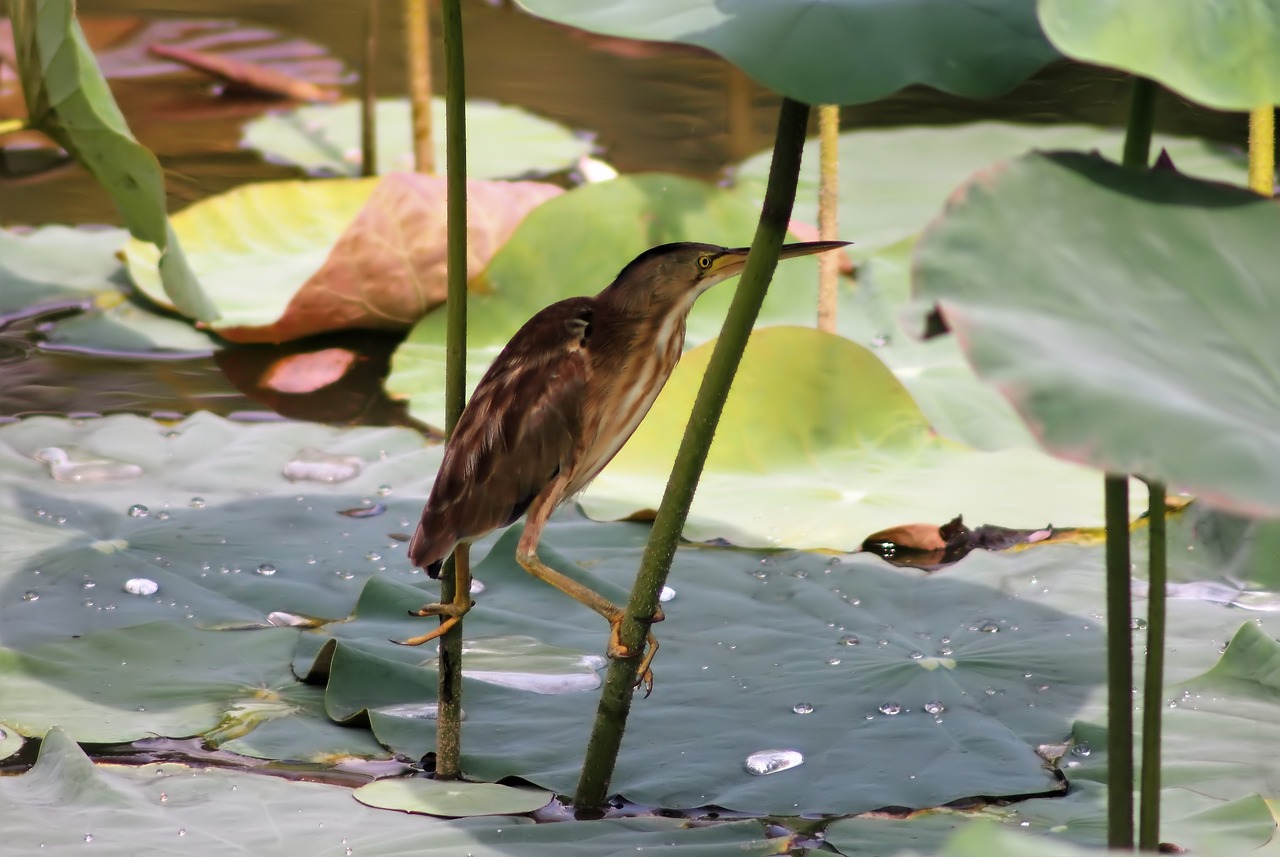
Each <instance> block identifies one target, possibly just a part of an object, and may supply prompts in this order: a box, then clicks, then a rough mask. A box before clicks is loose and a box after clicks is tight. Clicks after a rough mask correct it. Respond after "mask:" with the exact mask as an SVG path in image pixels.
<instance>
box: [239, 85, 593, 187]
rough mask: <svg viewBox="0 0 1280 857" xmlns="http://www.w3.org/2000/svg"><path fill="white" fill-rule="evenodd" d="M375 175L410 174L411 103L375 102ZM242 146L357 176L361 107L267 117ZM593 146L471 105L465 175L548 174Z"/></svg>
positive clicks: (435, 123) (502, 110) (510, 113)
mask: <svg viewBox="0 0 1280 857" xmlns="http://www.w3.org/2000/svg"><path fill="white" fill-rule="evenodd" d="M431 107H432V116H431V122H432V127H433V128H435V129H436V133H435V138H434V139H435V147H436V148H435V156H436V164H437V165H438V169H439V171H440V172H441V173H443V172H444V162H445V147H444V133H443V129H444V124H445V123H444V99H442V98H436V99H433V100H432V103H431ZM376 120H377V123H378V150H377V156H378V172H379V173H380V174H386V173H390V172H412V171H413V169H414V163H413V125H412V117H411V116H410V110H409V102H408V101H407V100H405V99H403V98H395V99H391V98H384V99H381V100H379V101H378V106H377V114H376ZM242 144H243V145H244V146H246V147H248V148H251V149H256V150H257V151H259V152H261V153H262V155H263V157H265V158H266V159H267V160H269V161H275V162H277V163H285V164H291V165H293V166H298V167H301V168H302V169H304V170H306V171H307V172H310V173H320V174H326V175H337V176H358V175H359V174H360V103H359V102H358V101H345V102H342V103H340V104H317V105H308V106H305V107H297V108H294V109H292V110H286V111H282V112H278V113H270V114H268V115H266V116H263V117H262V118H260V119H255V120H253V121H252V122H250V123H249V124H248V125H247V126H245V132H244V139H243V141H242ZM591 148H592V144H591V141H590V140H589V139H588V138H587V137H585V136H583V135H579V134H574V133H573V132H571V131H569V130H567V129H565V128H562V127H560V126H559V125H557V124H555V123H554V122H550V121H548V120H546V119H542V118H540V117H538V116H534V115H533V114H531V113H527V112H525V111H524V110H521V109H519V108H517V107H509V106H506V105H500V104H492V103H489V102H485V101H469V102H467V175H468V176H469V177H470V178H473V179H498V178H517V177H526V176H530V175H547V174H549V173H554V172H559V171H561V170H565V169H568V168H569V167H572V166H573V165H574V164H575V163H577V161H578V159H580V158H582V157H584V156H586V155H588V154H590V152H591Z"/></svg>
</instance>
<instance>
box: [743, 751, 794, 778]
mask: <svg viewBox="0 0 1280 857" xmlns="http://www.w3.org/2000/svg"><path fill="white" fill-rule="evenodd" d="M803 764H804V755H803V754H801V753H800V751H798V750H759V751H757V752H755V753H752V754H751V755H750V756H747V761H746V765H747V773H749V774H754V775H755V776H757V777H763V776H766V775H768V774H776V773H778V772H779V771H786V770H789V769H791V768H795V767H799V766H800V765H803Z"/></svg>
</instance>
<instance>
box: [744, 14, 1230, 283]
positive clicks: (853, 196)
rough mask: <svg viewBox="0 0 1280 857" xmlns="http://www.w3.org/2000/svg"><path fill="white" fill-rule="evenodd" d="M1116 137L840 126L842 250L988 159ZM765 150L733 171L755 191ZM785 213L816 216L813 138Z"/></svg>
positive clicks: (1187, 149)
mask: <svg viewBox="0 0 1280 857" xmlns="http://www.w3.org/2000/svg"><path fill="white" fill-rule="evenodd" d="M1085 5H1090V4H1085ZM1123 145H1124V134H1123V133H1122V132H1120V131H1116V130H1110V129H1104V128H1094V127H1090V126H1086V125H1012V124H1007V123H1003V122H973V123H969V124H965V125H956V126H953V127H944V128H936V127H929V128H924V127H921V128H891V129H874V130H865V131H850V132H846V133H844V134H841V135H840V142H839V148H838V152H839V158H840V167H839V171H840V201H839V206H838V209H837V216H838V219H839V223H840V235H841V237H843V238H848V239H849V240H850V241H852V242H853V246H851V247H850V248H849V252H850V253H852V254H853V255H854V256H856V257H858V258H865V257H868V256H871V255H873V254H876V253H879V252H880V251H882V250H884V249H885V248H888V247H890V246H892V245H894V244H897V243H898V242H900V241H902V240H903V239H906V238H909V237H911V236H914V235H916V234H917V233H919V232H920V230H922V229H924V227H925V226H926V225H928V223H929V222H930V221H931V220H933V218H934V217H936V216H937V214H938V212H940V211H941V210H942V207H943V204H944V203H945V202H946V201H947V198H948V197H949V196H950V195H951V192H952V191H953V190H955V188H956V187H957V186H959V185H960V184H962V183H963V182H964V181H965V180H966V179H968V178H969V176H970V175H971V174H972V173H974V172H976V171H977V170H980V169H982V168H983V167H986V166H988V165H990V164H993V163H995V162H996V161H1003V160H1007V159H1009V158H1013V157H1017V156H1018V155H1022V154H1026V153H1027V152H1029V151H1031V150H1032V149H1042V150H1054V149H1075V150H1079V151H1091V150H1095V149H1096V150H1097V151H1099V152H1101V153H1102V154H1103V155H1106V156H1108V157H1112V158H1116V159H1118V158H1119V157H1120V154H1121V149H1122V147H1123ZM1161 149H1164V150H1165V151H1167V152H1168V153H1169V156H1170V157H1171V158H1172V159H1173V162H1174V164H1176V165H1177V167H1178V169H1179V170H1180V171H1181V172H1183V173H1186V174H1187V175H1193V176H1197V177H1199V178H1207V179H1213V180H1215V181H1227V182H1234V183H1235V184H1240V185H1243V184H1245V182H1246V178H1247V163H1246V160H1245V157H1244V154H1243V153H1242V152H1231V151H1227V150H1224V149H1223V148H1221V147H1215V146H1212V145H1210V144H1209V143H1205V142H1204V141H1202V140H1193V139H1189V138H1185V137H1170V136H1167V135H1161V134H1157V135H1156V136H1155V137H1154V138H1153V140H1152V150H1153V151H1156V152H1159V151H1160V150H1161ZM771 157H772V153H771V152H761V153H760V154H758V155H755V156H753V157H751V158H748V159H747V160H746V161H744V162H743V164H742V165H741V166H740V167H739V168H738V173H737V175H738V181H739V182H740V183H742V184H745V185H746V186H747V187H748V188H750V189H752V190H753V191H754V192H755V193H756V194H758V195H759V196H761V197H763V195H764V184H765V181H766V180H767V179H768V176H769V160H770V158H771ZM792 216H793V217H796V218H798V219H800V220H803V221H807V222H809V223H817V222H818V141H817V140H816V139H814V140H810V141H809V142H808V143H806V144H805V151H804V160H803V161H802V162H801V166H800V183H799V185H798V186H797V190H796V204H795V209H794V211H793V215H792ZM859 279H861V276H860V277H859Z"/></svg>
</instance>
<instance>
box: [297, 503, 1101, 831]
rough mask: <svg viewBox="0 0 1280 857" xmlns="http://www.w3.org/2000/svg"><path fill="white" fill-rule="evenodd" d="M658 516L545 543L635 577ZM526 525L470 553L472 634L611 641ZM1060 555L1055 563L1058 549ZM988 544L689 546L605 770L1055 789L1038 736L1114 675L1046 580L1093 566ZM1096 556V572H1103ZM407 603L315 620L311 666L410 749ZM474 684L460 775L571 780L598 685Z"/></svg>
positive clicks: (818, 798)
mask: <svg viewBox="0 0 1280 857" xmlns="http://www.w3.org/2000/svg"><path fill="white" fill-rule="evenodd" d="M646 529H647V528H645V527H643V526H641V525H638V524H617V525H611V526H602V525H598V524H597V525H591V524H587V523H583V522H581V521H567V522H564V523H562V524H557V525H555V526H553V527H551V528H550V529H549V530H548V532H547V533H546V536H545V538H544V543H543V547H542V549H541V554H542V556H543V558H544V559H545V560H546V561H547V562H548V563H550V564H552V565H553V566H554V567H557V568H560V569H563V570H565V571H567V572H569V573H571V574H572V575H573V576H574V577H576V578H577V579H579V580H581V581H582V582H584V583H586V584H587V585H590V586H594V587H597V588H600V589H601V590H602V591H604V592H605V593H606V594H609V595H612V594H613V593H614V592H615V591H616V590H617V588H618V587H619V586H621V585H629V584H630V582H631V579H632V578H633V577H634V574H635V568H636V565H637V563H638V561H639V557H640V555H641V552H642V549H643V544H642V542H643V537H644V535H645V532H646ZM518 536H519V528H518V527H517V528H513V530H512V531H509V532H508V533H507V534H506V535H504V537H503V538H502V539H501V540H500V541H499V542H498V543H497V544H496V545H495V546H494V548H493V549H492V550H491V551H490V552H489V553H488V555H487V557H486V558H485V559H484V560H483V561H482V562H481V563H479V564H478V565H477V566H476V576H477V578H478V579H480V580H482V581H483V582H484V583H485V589H484V591H483V592H482V593H480V594H478V595H477V596H476V598H477V606H476V607H475V609H473V610H472V611H471V613H470V614H468V616H467V621H466V629H467V631H466V637H467V639H468V640H470V641H473V643H474V642H481V641H484V640H494V639H495V638H499V637H500V636H501V635H511V634H521V635H526V636H530V637H535V638H537V639H540V640H542V641H543V642H544V643H547V644H549V645H553V646H557V647H560V648H564V649H572V650H577V651H580V652H583V653H585V654H599V653H601V652H602V651H603V649H604V645H605V641H606V639H607V633H608V632H607V628H606V626H605V624H604V623H603V622H602V621H601V620H600V619H599V617H597V616H596V615H595V614H593V613H591V612H590V611H588V610H586V609H585V608H582V607H578V606H576V605H573V604H571V603H570V602H569V601H567V600H566V598H565V596H564V595H562V594H561V593H559V592H557V591H556V590H554V589H552V588H551V587H549V586H546V585H545V584H542V583H540V582H537V581H535V580H533V579H532V578H531V577H530V576H529V575H527V574H526V573H525V572H524V571H523V570H522V569H521V568H520V567H519V566H518V565H517V564H516V563H515V560H514V556H513V554H514V547H515V542H516V540H517V539H518ZM1097 552H1098V551H1097V550H1096V549H1095V550H1094V553H1095V554H1096V553H1097ZM1054 555H1056V556H1057V557H1059V565H1058V566H1057V567H1056V568H1053V567H1048V566H1046V564H1045V562H1046V558H1047V557H1051V556H1054ZM975 556H976V555H975ZM983 556H984V558H985V561H984V562H977V563H970V562H969V561H968V560H966V561H965V562H963V563H961V564H960V565H958V566H956V567H954V568H952V569H950V570H949V571H948V572H947V573H946V574H944V575H935V576H932V577H931V576H927V575H924V574H921V573H919V572H912V571H901V570H897V569H892V568H890V567H888V566H886V565H885V564H884V563H882V562H880V561H879V560H875V559H861V558H858V559H852V560H848V561H844V562H834V561H832V560H829V559H828V558H826V557H821V556H816V555H806V554H799V553H795V554H770V555H761V554H753V553H747V552H742V551H734V550H723V549H720V550H714V549H696V548H695V549H682V550H681V551H680V552H679V553H678V554H677V557H676V562H675V568H674V571H673V574H672V578H671V581H670V584H671V586H672V588H673V589H674V591H675V595H674V598H673V599H672V600H670V601H669V602H667V603H666V604H664V609H665V611H666V616H667V618H666V621H664V622H662V623H661V624H659V625H657V626H655V633H656V634H657V635H658V637H659V639H660V640H661V642H662V649H661V651H660V652H659V655H658V659H657V661H656V662H655V664H654V668H655V671H656V673H657V681H658V685H657V689H656V690H655V691H654V694H653V695H652V696H651V697H649V698H648V699H646V700H644V701H643V702H640V701H637V704H636V705H635V707H634V708H633V710H632V715H631V720H630V722H629V724H628V731H627V736H626V740H625V741H624V744H623V748H622V754H621V758H620V761H619V765H618V769H617V772H616V774H615V776H614V779H613V785H612V788H613V789H614V790H616V791H618V792H620V793H622V794H623V795H624V796H626V797H627V798H629V799H632V800H636V801H638V802H640V803H644V804H649V805H657V806H664V807H689V806H704V805H707V804H715V805H720V806H726V807H730V808H733V809H742V810H750V811H758V812H775V813H794V812H796V811H797V807H799V808H803V810H804V811H807V812H830V813H846V812H859V811H863V810H868V809H872V808H875V807H879V806H884V805H906V806H934V805H938V804H940V803H943V802H946V801H950V800H954V799H957V798H959V797H961V796H965V795H974V794H1028V793H1036V792H1043V791H1052V790H1054V789H1055V788H1057V783H1056V781H1055V779H1054V777H1053V776H1052V775H1051V773H1050V772H1048V771H1046V770H1045V769H1044V767H1043V765H1042V762H1041V760H1040V758H1039V757H1038V756H1036V754H1035V752H1034V749H1033V748H1034V746H1035V745H1037V744H1039V743H1044V742H1047V741H1058V740H1061V739H1062V737H1063V736H1064V735H1066V734H1067V731H1068V730H1069V728H1070V722H1069V721H1070V717H1071V713H1072V712H1077V711H1078V709H1079V707H1080V706H1081V705H1082V704H1084V703H1085V702H1086V701H1087V700H1088V699H1089V698H1090V697H1091V696H1092V695H1093V693H1094V688H1095V686H1096V685H1097V684H1098V682H1100V680H1101V678H1102V662H1101V645H1102V635H1101V630H1100V627H1099V624H1098V623H1096V622H1094V621H1093V620H1091V619H1089V618H1087V617H1086V618H1083V619H1082V618H1081V617H1080V616H1077V615H1069V614H1064V613H1060V612H1058V611H1056V610H1054V609H1052V608H1050V607H1047V606H1046V604H1047V603H1049V602H1048V599H1047V597H1044V596H1042V595H1041V594H1040V588H1041V587H1046V588H1048V587H1056V586H1058V585H1059V584H1064V585H1065V584H1067V583H1068V582H1069V581H1072V580H1073V579H1074V578H1079V577H1082V576H1084V575H1081V573H1080V569H1081V564H1080V562H1079V552H1078V551H1077V550H1075V549H1070V550H1059V549H1055V548H1042V549H1039V550H1036V551H1027V552H1024V553H1022V554H1019V555H1016V556H1010V557H1000V556H990V555H983ZM1024 564H1025V565H1024ZM1093 564H1094V565H1095V566H1096V565H1097V562H1096V557H1095V561H1094V563H1093ZM1089 577H1091V579H1092V580H1093V581H1094V585H1095V586H1096V583H1097V580H1098V579H1099V574H1098V573H1097V572H1096V571H1095V572H1094V573H1093V574H1092V575H1089ZM1029 580H1038V581H1040V584H1039V585H1032V584H1029ZM369 586H370V587H371V586H373V584H372V583H370V584H369ZM409 597H410V594H409V593H406V596H405V600H406V601H407V600H408V598H409ZM410 603H411V602H410ZM397 609H400V610H403V609H404V604H403V603H401V604H399V605H397V604H394V603H392V602H391V600H390V599H388V601H387V604H386V607H385V609H384V610H383V611H380V612H378V613H374V612H373V611H369V612H367V613H360V614H358V615H356V616H354V617H353V618H352V620H351V621H349V622H347V623H344V624H343V625H342V626H330V627H329V628H325V629H317V631H314V632H307V633H306V634H305V635H304V638H305V637H309V636H312V635H313V634H317V633H318V634H325V633H334V634H341V635H342V636H341V637H340V638H339V639H338V641H337V642H336V643H334V644H331V645H332V649H331V650H330V652H329V653H328V654H329V657H328V663H327V668H326V669H325V670H324V671H323V672H319V671H313V672H316V675H314V676H312V678H311V680H322V681H325V682H326V683H327V684H326V707H327V708H328V710H329V713H330V715H331V716H332V717H334V718H335V719H336V720H338V721H340V722H344V723H349V724H351V725H353V726H355V725H362V724H364V723H368V724H369V725H370V726H371V728H372V729H373V732H374V734H375V735H376V736H377V737H378V738H379V740H380V741H382V742H383V743H384V744H386V745H388V746H389V747H390V748H391V749H392V750H394V751H396V752H400V753H404V754H407V755H410V756H415V757H416V756H420V755H421V754H423V753H425V752H427V751H429V750H431V749H432V748H433V746H434V735H433V734H432V731H433V730H432V729H431V725H432V723H433V720H432V717H433V715H434V713H433V711H432V710H431V708H430V707H429V704H430V703H432V702H434V694H435V687H436V672H435V669H434V652H432V651H431V650H430V649H427V647H424V649H426V650H421V649H420V650H416V660H407V659H406V655H405V652H406V651H410V652H412V651H414V650H405V649H403V648H401V647H395V646H392V645H391V644H389V643H387V642H385V640H386V639H387V638H388V637H391V638H394V639H404V638H405V637H407V636H410V635H412V634H417V633H421V632H422V631H423V630H424V620H419V619H415V618H411V617H408V616H405V615H404V614H403V613H401V614H400V616H399V618H398V623H399V624H398V627H397V626H393V625H392V624H391V622H392V621H393V620H395V616H394V613H395V611H396V610H397ZM426 621H427V622H430V621H431V620H426ZM365 622H369V623H370V627H369V628H367V629H362V624H363V623H365ZM855 641H856V642H855ZM1028 675H1029V676H1030V678H1028V677H1027V676H1028ZM464 684H465V688H464V702H463V706H464V709H465V711H466V720H465V721H464V723H463V767H464V772H465V773H466V774H467V775H468V777H471V778H478V779H482V780H486V781H496V780H501V779H502V778H504V777H508V776H517V777H521V778H523V779H525V780H528V781H530V782H532V783H534V784H536V785H538V786H540V787H543V788H548V789H552V790H554V791H557V792H562V793H563V792H568V791H571V790H572V789H573V787H574V786H575V784H576V782H577V779H578V776H579V773H580V766H581V759H582V755H581V754H582V753H583V751H584V746H585V743H586V739H587V735H588V732H589V730H590V726H591V721H592V718H593V717H594V712H595V706H594V700H595V694H594V693H593V692H573V691H566V692H561V693H539V692H534V691H533V690H527V689H520V688H518V687H511V686H499V685H495V684H491V683H485V682H481V681H476V680H474V679H472V678H464ZM809 707H811V709H812V710H809ZM690 711H696V712H698V716H697V717H695V718H690V717H689V716H688V713H689V712H690ZM804 711H809V713H798V712H804ZM512 712H519V716H513V715H512ZM895 712H896V713H895ZM939 721H940V722H939ZM676 722H679V723H681V724H682V725H681V728H679V729H672V726H671V724H672V723H676ZM774 749H786V750H795V751H798V752H800V753H802V754H803V756H804V758H805V761H804V763H803V764H802V765H801V766H800V767H798V768H796V769H792V770H784V771H781V772H779V773H776V774H773V775H771V776H763V777H761V776H752V775H751V774H749V773H748V772H747V769H746V767H745V763H746V759H747V757H748V756H749V755H750V754H752V753H755V752H757V751H765V750H774ZM851 772H854V773H851Z"/></svg>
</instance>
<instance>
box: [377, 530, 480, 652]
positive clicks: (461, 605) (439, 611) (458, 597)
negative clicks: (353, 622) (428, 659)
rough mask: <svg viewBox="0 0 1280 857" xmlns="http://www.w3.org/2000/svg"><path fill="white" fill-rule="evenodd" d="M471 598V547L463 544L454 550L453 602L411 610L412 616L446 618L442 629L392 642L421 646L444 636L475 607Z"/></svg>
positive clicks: (426, 605)
mask: <svg viewBox="0 0 1280 857" xmlns="http://www.w3.org/2000/svg"><path fill="white" fill-rule="evenodd" d="M475 603H476V602H475V601H473V600H472V598H471V545H469V544H467V543H466V542H463V543H461V544H459V545H458V546H457V547H455V548H454V549H453V600H452V601H450V602H449V603H448V604H442V603H439V602H437V603H435V604H425V605H423V606H422V607H421V608H420V609H418V610H410V611H409V615H410V616H444V617H446V618H445V619H444V620H443V621H442V622H441V623H440V627H438V628H436V629H435V630H434V631H431V632H429V633H426V634H423V635H422V636H420V637H411V638H410V639H408V640H404V641H401V640H392V641H391V642H393V643H395V644H396V645H398V646H421V645H422V644H423V643H427V642H430V641H431V640H435V639H437V638H439V637H442V636H444V635H445V634H446V633H447V632H448V631H449V629H450V628H452V627H453V626H454V625H457V624H458V623H459V622H461V621H462V617H463V616H465V615H466V614H467V611H468V610H470V609H471V608H472V607H473V606H474V605H475Z"/></svg>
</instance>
